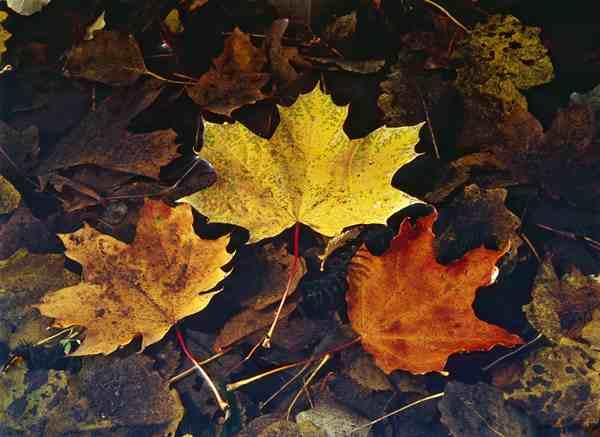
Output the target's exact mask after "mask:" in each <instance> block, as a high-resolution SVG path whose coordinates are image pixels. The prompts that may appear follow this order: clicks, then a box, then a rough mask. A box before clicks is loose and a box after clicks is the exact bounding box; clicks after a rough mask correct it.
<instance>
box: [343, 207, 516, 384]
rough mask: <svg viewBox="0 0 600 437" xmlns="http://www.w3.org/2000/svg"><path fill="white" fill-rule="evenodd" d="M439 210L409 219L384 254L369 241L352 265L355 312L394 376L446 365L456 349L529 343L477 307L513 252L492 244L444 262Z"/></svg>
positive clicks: (371, 348)
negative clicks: (436, 230) (439, 256)
mask: <svg viewBox="0 0 600 437" xmlns="http://www.w3.org/2000/svg"><path fill="white" fill-rule="evenodd" d="M436 219H437V213H435V212H434V213H432V214H430V215H429V216H427V217H423V218H421V219H419V220H417V222H416V224H415V225H412V224H411V223H410V221H408V219H407V220H404V222H402V224H401V226H400V230H399V231H398V234H397V235H396V237H394V239H393V240H392V242H391V245H390V248H389V249H388V250H387V251H386V252H385V253H384V254H383V255H382V256H374V255H371V254H370V253H369V251H368V249H367V248H366V246H365V245H363V246H361V248H360V249H359V250H358V252H357V253H356V255H355V256H354V258H352V261H351V263H350V266H349V268H348V292H347V294H346V300H347V303H348V316H349V318H350V321H351V324H352V327H353V329H354V330H355V331H356V332H357V333H358V334H360V335H361V342H362V344H363V346H364V348H365V349H366V350H367V351H368V352H370V353H371V354H373V355H374V357H375V361H376V363H377V365H378V366H379V367H380V368H381V369H382V370H384V371H385V372H387V373H390V372H392V371H393V370H397V369H402V370H408V371H410V372H413V373H426V372H432V371H441V370H443V368H444V366H445V364H446V361H447V359H448V356H449V355H451V354H453V353H456V352H465V351H478V350H488V349H490V348H491V347H492V346H494V345H504V346H513V345H516V344H520V343H522V340H521V339H520V338H519V337H518V336H516V335H513V334H510V333H509V332H507V331H505V330H504V329H502V328H500V327H498V326H494V325H491V324H488V323H486V322H483V321H482V320H479V319H478V318H477V317H476V316H475V313H474V312H473V308H472V305H473V301H474V299H475V295H476V292H477V289H478V288H479V287H482V286H486V285H489V284H490V283H491V282H492V274H493V272H494V270H495V264H496V262H497V261H498V259H499V258H500V257H501V256H502V255H503V254H504V253H505V250H504V251H497V250H489V249H486V248H484V247H480V248H477V249H473V250H470V251H469V252H467V253H466V254H465V255H464V256H463V257H462V258H461V259H459V260H457V261H455V262H453V263H451V264H449V265H442V264H439V263H438V262H437V261H436V259H435V252H434V238H435V235H434V234H433V232H432V225H433V223H434V222H435V220H436Z"/></svg>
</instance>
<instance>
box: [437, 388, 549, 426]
mask: <svg viewBox="0 0 600 437" xmlns="http://www.w3.org/2000/svg"><path fill="white" fill-rule="evenodd" d="M444 393H445V394H444V397H443V398H442V399H441V400H440V401H439V402H438V409H439V410H440V412H441V413H442V418H441V421H442V423H444V424H445V425H446V426H447V427H448V429H449V430H450V433H451V434H452V435H453V436H455V437H498V436H520V437H533V436H536V435H538V434H537V429H536V426H535V424H534V423H533V421H532V420H531V419H529V417H527V416H526V415H525V414H523V412H522V411H520V410H519V409H517V408H515V407H514V406H512V405H510V404H508V403H506V401H505V400H504V397H503V396H502V392H501V391H500V390H498V389H497V388H495V387H492V386H490V385H487V384H484V383H482V382H480V383H478V384H475V385H467V384H463V383H461V382H450V383H448V384H447V385H446V387H444Z"/></svg>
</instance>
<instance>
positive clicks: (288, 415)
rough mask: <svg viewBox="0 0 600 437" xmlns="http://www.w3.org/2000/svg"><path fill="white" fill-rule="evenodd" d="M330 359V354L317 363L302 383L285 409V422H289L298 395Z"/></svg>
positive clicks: (298, 397)
mask: <svg viewBox="0 0 600 437" xmlns="http://www.w3.org/2000/svg"><path fill="white" fill-rule="evenodd" d="M330 359H331V354H327V355H325V356H324V357H323V358H322V359H321V362H320V363H319V365H318V366H317V367H316V368H315V369H314V370H313V371H312V372H311V373H310V375H309V377H308V379H307V380H306V381H305V382H304V384H303V385H302V387H301V388H300V390H298V392H297V393H296V395H295V396H294V399H292V402H290V406H289V407H288V409H287V415H286V420H290V415H291V414H292V409H293V408H294V405H296V402H297V401H298V399H300V395H301V394H302V393H303V391H304V389H305V388H306V387H308V386H309V385H310V383H311V382H312V380H313V379H315V376H317V373H319V370H321V368H322V367H323V366H324V365H325V364H326V363H327V362H328V361H329V360H330Z"/></svg>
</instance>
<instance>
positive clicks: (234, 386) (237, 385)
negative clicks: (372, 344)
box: [226, 336, 361, 391]
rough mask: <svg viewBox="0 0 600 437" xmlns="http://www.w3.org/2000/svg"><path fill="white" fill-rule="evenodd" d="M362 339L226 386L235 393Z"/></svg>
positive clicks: (331, 353)
mask: <svg viewBox="0 0 600 437" xmlns="http://www.w3.org/2000/svg"><path fill="white" fill-rule="evenodd" d="M360 338H361V337H360V336H358V337H355V338H353V339H352V340H350V341H348V342H346V343H344V344H342V345H340V346H337V347H335V348H333V349H331V350H329V351H325V352H323V353H322V354H320V355H316V356H313V357H310V358H307V359H306V360H302V361H297V362H295V363H291V364H285V365H283V366H280V367H276V368H275V369H271V370H267V371H266V372H262V373H259V374H258V375H254V376H251V377H249V378H245V379H242V380H239V381H236V382H233V383H231V384H227V386H226V388H227V391H234V390H237V389H238V388H240V387H243V386H245V385H247V384H250V383H252V382H255V381H258V380H259V379H262V378H264V377H266V376H270V375H273V374H275V373H279V372H283V371H284V370H287V369H291V368H294V367H298V366H301V365H303V364H306V363H312V362H314V361H317V360H320V359H321V358H323V357H324V356H325V355H333V354H335V353H337V352H339V351H342V350H344V349H347V348H349V347H350V346H352V345H353V344H355V343H357V342H359V341H360Z"/></svg>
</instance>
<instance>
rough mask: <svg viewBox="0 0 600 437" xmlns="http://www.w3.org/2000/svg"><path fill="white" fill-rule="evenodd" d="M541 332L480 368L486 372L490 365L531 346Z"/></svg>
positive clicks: (492, 365)
mask: <svg viewBox="0 0 600 437" xmlns="http://www.w3.org/2000/svg"><path fill="white" fill-rule="evenodd" d="M542 337H543V336H542V334H538V335H537V337H535V338H534V339H533V340H530V341H528V342H527V343H525V344H522V345H521V346H519V347H518V348H517V349H515V350H514V351H510V352H509V353H507V354H505V355H502V356H501V357H500V358H498V359H496V360H494V361H492V362H491V363H490V364H488V365H487V366H485V367H482V368H481V370H483V371H484V372H487V371H488V370H490V369H491V368H492V367H494V366H495V365H496V364H498V363H499V362H500V361H504V360H505V359H506V358H510V357H512V356H513V355H515V354H518V353H519V352H521V351H522V350H523V349H525V348H526V347H529V346H531V345H532V344H533V343H535V342H536V341H538V340H539V339H540V338H542Z"/></svg>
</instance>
